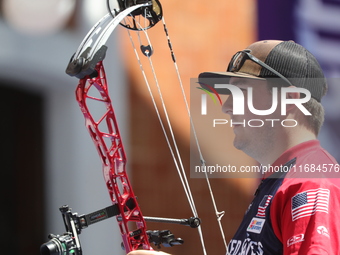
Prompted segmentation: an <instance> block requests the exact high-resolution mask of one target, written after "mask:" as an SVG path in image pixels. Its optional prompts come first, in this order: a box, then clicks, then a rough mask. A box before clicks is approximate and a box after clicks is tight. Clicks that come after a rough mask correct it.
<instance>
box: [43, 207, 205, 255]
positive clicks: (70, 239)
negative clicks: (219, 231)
mask: <svg viewBox="0 0 340 255" xmlns="http://www.w3.org/2000/svg"><path fill="white" fill-rule="evenodd" d="M127 206H128V207H131V208H132V207H133V201H132V200H130V201H128V203H127ZM59 209H60V212H61V213H62V217H63V220H64V224H65V228H66V233H65V234H63V235H54V234H50V235H49V236H48V238H49V239H50V241H48V242H46V243H44V244H42V245H41V247H40V253H41V255H69V254H72V255H82V249H81V244H80V240H79V234H80V233H81V230H82V229H84V228H87V227H88V226H89V225H91V224H94V223H97V222H99V221H102V220H105V219H108V218H111V217H113V216H117V220H118V221H121V216H119V215H120V212H119V208H118V206H117V205H111V206H108V207H106V208H104V209H101V210H98V211H95V212H93V213H89V214H86V215H80V216H78V214H77V213H72V211H71V208H70V207H69V206H67V205H64V206H62V207H60V208H59ZM144 220H145V221H150V222H163V223H175V224H181V225H185V226H190V227H192V228H197V227H198V226H199V225H200V219H199V218H194V217H192V218H189V219H172V218H159V217H144ZM146 233H147V235H148V238H149V242H150V243H153V244H154V245H155V246H156V247H157V248H160V246H161V245H163V246H164V247H172V246H175V245H181V244H182V243H183V242H184V241H183V240H182V239H181V238H175V236H174V235H173V234H172V233H171V232H170V231H169V230H148V231H146ZM132 234H133V235H135V236H138V235H140V233H139V232H138V230H137V231H135V232H133V233H132ZM122 248H123V249H124V245H122Z"/></svg>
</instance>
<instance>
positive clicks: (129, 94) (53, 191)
mask: <svg viewBox="0 0 340 255" xmlns="http://www.w3.org/2000/svg"><path fill="white" fill-rule="evenodd" d="M114 2H115V1H113V0H112V1H111V3H112V5H114ZM161 4H162V6H163V12H164V17H165V21H166V24H167V27H168V32H169V35H170V38H171V41H172V46H173V50H174V52H175V55H176V59H177V63H178V66H179V70H180V73H181V78H182V81H183V85H184V88H185V91H186V94H187V95H190V91H189V90H190V78H195V77H197V75H198V74H199V73H200V72H203V71H224V70H225V69H226V67H227V64H228V62H229V59H230V58H231V56H232V55H233V53H235V52H236V51H238V50H242V49H244V48H245V47H246V46H248V45H249V44H251V43H252V42H254V41H257V40H262V39H279V40H294V41H296V42H298V43H300V44H302V45H304V46H305V47H306V48H308V49H309V50H310V51H311V52H312V53H313V54H314V55H315V56H316V57H317V58H318V60H319V61H320V63H321V65H322V67H323V68H324V71H325V73H326V75H327V77H328V78H329V93H328V95H327V96H326V98H325V99H324V100H323V104H324V106H325V108H326V113H327V115H326V122H325V125H324V127H323V130H322V133H321V134H320V140H321V143H322V145H323V146H324V147H325V148H326V149H328V150H329V151H330V152H331V154H333V155H334V156H335V157H336V158H337V159H338V161H340V151H339V150H338V145H339V143H340V141H339V140H340V135H339V132H338V130H339V127H340V116H339V115H340V111H339V110H338V109H339V100H338V97H339V96H340V86H337V78H339V72H340V51H339V48H340V2H339V1H337V0H277V1H272V0H257V1H254V0H244V1H217V0H210V1H202V0H196V1H194V2H192V1H179V0H163V1H161ZM105 14H106V1H105V0H97V1H94V0H82V1H80V0H49V1H45V0H30V1H27V0H0V92H1V94H0V95H1V100H0V104H1V107H0V111H1V125H0V126H1V132H0V135H1V143H0V144H1V145H0V148H1V151H0V152H1V162H2V171H1V172H2V178H1V186H0V187H1V197H2V199H1V201H2V207H1V213H0V216H1V219H2V224H1V232H0V242H1V248H2V254H12V255H19V254H27V255H33V254H39V247H40V245H41V244H42V243H44V242H46V241H47V234H48V233H54V234H62V233H63V232H64V231H65V230H64V226H63V221H62V218H61V215H60V212H59V210H58V208H59V207H60V206H62V205H64V204H68V205H69V206H70V207H72V209H73V211H74V212H78V213H79V214H84V213H85V214H86V213H89V212H92V211H95V210H97V209H100V208H104V207H106V206H108V205H110V199H109V196H108V194H107V190H106V187H105V184H104V181H103V178H102V174H101V171H102V170H101V163H100V161H99V158H98V155H97V152H96V150H95V148H94V146H93V144H92V141H91V139H90V136H89V135H88V133H87V131H86V129H85V126H84V120H83V116H82V114H81V112H80V110H79V107H78V105H77V102H76V100H75V96H74V91H75V88H76V86H77V79H75V78H71V77H69V76H67V75H66V74H65V69H66V66H67V64H68V62H69V59H70V58H71V56H72V54H73V53H74V52H75V51H76V49H77V47H78V46H79V44H80V42H81V41H82V39H83V38H84V36H85V35H86V33H87V32H88V31H89V29H90V28H91V27H92V26H93V25H94V24H95V22H96V21H97V20H99V19H100V18H101V17H102V16H103V15H105ZM148 33H149V37H150V40H151V42H152V45H153V47H154V50H155V52H154V56H153V62H154V65H155V67H156V68H155V72H156V74H157V76H158V79H159V83H160V84H161V86H162V89H163V97H164V100H165V102H166V105H167V108H168V112H169V116H170V118H171V120H172V124H173V129H174V132H175V134H176V137H177V142H178V145H179V147H180V151H181V152H182V159H183V162H184V165H185V166H186V167H187V169H189V164H190V162H189V161H190V160H189V158H190V146H189V144H190V127H189V120H188V117H187V114H186V111H185V108H184V107H185V106H184V102H182V101H183V100H182V95H181V91H180V88H179V86H178V85H177V84H178V80H177V76H176V73H175V71H174V66H173V62H172V60H171V56H170V52H169V48H168V45H167V39H166V37H165V35H164V31H163V27H162V25H161V24H158V25H157V26H155V27H154V28H153V29H150V30H149V31H148ZM144 39H145V38H144ZM107 45H108V47H109V50H108V52H107V55H106V59H105V66H106V72H107V74H108V82H109V85H110V92H111V98H112V101H113V105H114V107H115V110H116V114H117V117H118V123H119V126H120V131H121V133H122V135H123V138H124V141H123V143H124V145H125V149H126V151H127V157H128V171H129V172H130V175H129V176H130V177H131V179H132V182H133V184H132V185H133V188H134V191H135V193H136V195H137V196H138V201H139V203H140V206H141V208H142V212H143V213H144V215H147V216H160V217H174V218H186V217H190V216H192V215H191V212H190V210H189V206H188V203H187V202H186V199H185V197H184V192H183V189H182V187H181V185H180V182H179V178H178V176H177V174H176V171H175V168H174V164H173V160H172V158H171V155H170V153H169V150H168V148H167V145H166V142H165V139H164V137H163V134H162V131H161V129H160V125H159V123H158V120H157V117H156V114H155V110H154V109H153V106H152V103H151V100H150V97H149V95H148V92H147V90H146V87H145V85H144V81H143V78H142V75H141V72H140V69H139V66H138V62H137V60H136V58H135V56H134V53H133V47H132V46H131V43H130V39H129V37H128V35H127V33H126V30H124V28H122V27H121V28H119V29H117V30H115V31H114V33H113V34H112V36H111V38H110V39H109V42H108V43H107ZM142 61H146V60H145V59H144V60H142ZM146 72H147V74H148V75H152V74H151V73H150V70H146ZM150 77H152V76H150ZM157 100H158V99H157ZM189 100H190V98H189ZM203 128H204V127H201V128H200V127H199V131H201V132H204V130H202V129H203ZM216 132H217V134H218V137H221V141H220V143H218V144H216V143H215V141H212V140H211V139H210V137H209V135H204V136H202V137H199V139H200V142H201V147H202V148H203V153H204V155H205V159H206V160H207V161H210V162H218V163H219V164H221V165H222V164H223V165H228V164H233V165H236V166H240V165H252V164H256V162H253V161H252V160H251V159H250V158H249V157H247V156H246V155H244V154H243V153H242V152H240V151H236V150H235V149H234V148H233V147H232V143H231V141H232V138H233V135H232V131H231V130H230V129H228V128H226V129H224V128H220V129H218V130H217V131H216ZM211 148H213V150H212V149H211ZM222 148H223V150H225V151H227V153H225V152H223V150H222ZM188 175H189V170H188ZM257 177H258V176H252V178H247V179H245V178H243V179H230V178H229V179H228V178H216V179H211V183H212V187H213V190H214V193H215V196H216V202H217V205H218V208H219V210H221V211H222V210H223V211H225V212H226V214H225V216H224V218H223V219H222V224H223V227H224V232H225V235H226V239H227V240H229V239H230V238H231V237H232V235H233V233H234V232H235V230H236V228H237V227H238V224H239V222H240V221H241V219H242V217H243V214H244V212H245V210H246V208H247V206H248V204H249V202H250V201H251V199H252V196H253V192H254V190H255V189H256V187H257V185H258V178H257ZM189 181H190V184H191V188H192V192H193V196H194V198H195V200H196V206H197V210H198V213H199V215H200V217H201V218H202V222H203V225H202V228H203V234H204V237H205V241H206V248H207V251H208V254H225V248H224V245H223V241H222V238H221V235H220V233H219V230H218V226H217V223H216V219H215V218H216V217H215V215H214V211H213V206H212V203H211V201H210V198H209V194H208V189H207V185H206V183H205V180H203V179H190V180H189ZM116 225H117V224H116V222H115V220H114V219H109V220H106V222H101V223H98V224H95V225H92V226H90V227H89V228H88V229H85V230H84V231H83V233H82V234H81V235H80V239H81V243H82V247H83V253H84V254H85V255H86V254H123V251H122V250H121V248H120V243H121V240H120V235H119V233H118V228H117V226H116ZM148 228H149V229H170V230H171V231H172V232H173V233H174V234H175V236H176V237H181V238H183V239H184V240H185V243H184V244H183V245H182V246H178V247H173V248H167V249H163V250H164V251H167V252H171V253H173V254H177V255H180V254H202V251H201V246H200V243H199V240H198V234H197V231H196V230H192V229H188V228H187V227H183V226H174V225H167V224H156V223H152V224H151V223H150V224H148Z"/></svg>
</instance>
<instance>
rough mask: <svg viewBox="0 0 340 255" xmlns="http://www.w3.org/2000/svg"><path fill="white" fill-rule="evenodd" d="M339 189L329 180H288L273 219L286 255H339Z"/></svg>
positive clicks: (272, 212) (276, 202)
mask: <svg viewBox="0 0 340 255" xmlns="http://www.w3.org/2000/svg"><path fill="white" fill-rule="evenodd" d="M339 194H340V190H339V186H337V185H335V184H334V183H332V181H329V180H327V179H293V178H292V179H289V178H287V179H285V180H284V182H283V183H282V186H281V187H280V188H279V190H278V191H277V193H276V195H275V197H274V198H273V201H272V205H271V208H270V219H271V224H272V226H273V230H274V233H275V235H276V236H277V238H278V239H279V240H280V241H281V242H282V244H283V251H284V252H283V254H284V255H288V254H289V255H295V254H296V255H297V254H299V255H307V254H308V255H312V254H338V253H339V243H340V242H339V241H340V233H339V229H340V221H339V220H337V218H338V213H339V209H340V202H339V201H340V195H339Z"/></svg>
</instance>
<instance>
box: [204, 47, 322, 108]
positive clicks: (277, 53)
mask: <svg viewBox="0 0 340 255" xmlns="http://www.w3.org/2000/svg"><path fill="white" fill-rule="evenodd" d="M242 52H246V54H248V56H249V54H250V55H251V56H253V57H255V59H257V60H259V62H262V63H264V65H261V63H260V64H259V62H258V61H254V59H253V60H252V59H250V58H249V57H248V58H247V59H246V60H245V61H242V62H237V64H240V66H239V67H238V68H237V69H235V70H233V69H232V68H231V66H232V64H233V63H232V62H234V61H235V56H236V55H237V54H235V56H234V57H233V58H232V60H231V61H230V62H231V63H229V66H228V69H227V71H226V72H204V73H201V74H200V75H199V83H200V84H201V86H203V87H205V86H204V84H208V85H210V86H213V84H216V83H217V82H218V83H221V79H222V81H223V83H229V79H230V77H243V78H249V79H259V80H265V79H268V78H278V77H280V76H278V75H277V73H279V74H281V76H283V78H287V79H288V81H289V82H290V83H291V84H292V85H294V86H296V87H300V88H305V89H308V90H309V91H310V93H311V96H312V97H313V98H315V99H316V100H317V101H318V102H320V101H321V98H322V97H323V96H324V94H325V93H326V91H327V82H326V79H325V76H324V74H323V71H322V69H321V67H320V65H319V63H318V61H317V60H316V58H315V57H314V56H313V55H312V54H311V53H310V52H309V51H308V50H307V49H305V48H304V47H303V46H301V45H299V44H297V43H295V42H293V41H276V40H266V41H259V42H255V43H253V44H251V45H250V46H249V47H247V49H245V50H244V51H242ZM264 66H267V67H268V66H269V69H268V68H266V67H264ZM271 68H272V69H274V71H276V73H275V72H273V71H270V69H271ZM287 86H289V84H287ZM205 88H207V89H209V88H208V87H205ZM216 91H217V92H218V93H220V94H229V93H230V92H229V91H227V90H226V89H224V90H223V89H216Z"/></svg>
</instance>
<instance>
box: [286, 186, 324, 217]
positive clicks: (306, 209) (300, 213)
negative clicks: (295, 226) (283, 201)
mask: <svg viewBox="0 0 340 255" xmlns="http://www.w3.org/2000/svg"><path fill="white" fill-rule="evenodd" d="M329 193H330V192H329V189H321V188H319V189H310V190H307V191H305V192H301V193H299V194H297V195H295V196H294V197H292V220H293V221H295V220H297V219H299V218H302V217H307V216H311V215H314V214H315V213H316V212H325V213H328V204H329Z"/></svg>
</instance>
